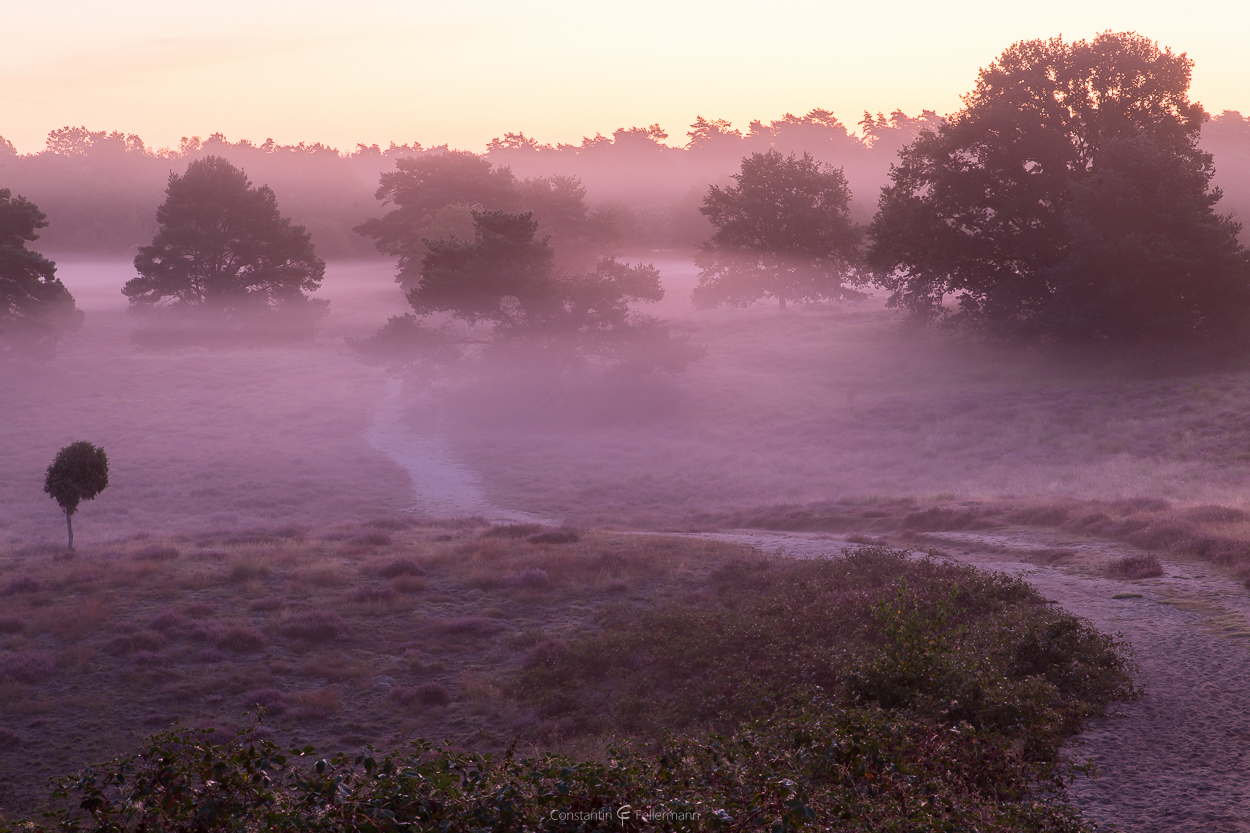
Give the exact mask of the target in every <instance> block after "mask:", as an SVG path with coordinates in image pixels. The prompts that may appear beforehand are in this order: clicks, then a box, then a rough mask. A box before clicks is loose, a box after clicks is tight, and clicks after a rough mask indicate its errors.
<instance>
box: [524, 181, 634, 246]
mask: <svg viewBox="0 0 1250 833" xmlns="http://www.w3.org/2000/svg"><path fill="white" fill-rule="evenodd" d="M518 187H519V189H520V192H521V202H522V204H523V205H524V206H525V210H526V211H529V212H531V213H533V215H534V220H535V221H536V222H537V223H538V231H539V233H540V234H544V235H547V236H549V237H550V238H551V241H552V245H553V247H554V248H555V249H556V251H557V252H558V255H557V260H556V262H557V263H558V264H562V265H566V266H578V267H585V266H588V265H592V264H593V263H594V262H595V261H596V260H598V258H599V257H601V256H602V255H603V253H604V251H605V250H610V249H611V248H612V246H614V245H615V244H616V243H618V242H619V240H620V234H619V232H618V231H617V228H616V222H615V217H614V216H613V213H612V212H611V211H610V210H608V209H604V208H595V209H591V208H589V207H588V206H587V205H586V189H585V188H584V187H583V186H582V181H581V180H580V179H578V178H577V177H575V176H545V177H536V178H534V179H526V180H524V181H522V182H521V183H519V186H518Z"/></svg>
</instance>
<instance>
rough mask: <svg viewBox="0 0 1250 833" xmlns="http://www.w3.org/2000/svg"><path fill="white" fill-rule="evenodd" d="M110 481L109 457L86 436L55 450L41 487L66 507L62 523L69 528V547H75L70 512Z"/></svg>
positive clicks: (98, 492) (90, 498) (96, 493)
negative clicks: (53, 458)
mask: <svg viewBox="0 0 1250 833" xmlns="http://www.w3.org/2000/svg"><path fill="white" fill-rule="evenodd" d="M108 484H109V458H108V455H107V454H105V453H104V449H102V448H98V447H96V446H94V445H92V444H91V443H89V442H87V441H86V440H80V441H78V442H76V443H70V444H69V445H67V446H65V447H64V448H62V449H61V450H60V451H58V452H57V454H56V459H55V460H53V461H52V465H50V466H48V475H47V477H46V478H45V479H44V481H43V490H44V491H45V492H47V493H48V494H49V495H51V496H52V499H53V500H55V501H56V502H57V503H58V504H60V506H61V508H62V509H64V510H65V526H66V528H67V529H68V530H69V548H70V549H71V550H72V549H73V548H74V522H73V515H74V513H75V512H77V511H78V504H79V503H81V502H82V501H84V500H92V499H93V498H95V496H96V495H98V494H100V492H103V491H104V489H105V488H106V487H107V486H108Z"/></svg>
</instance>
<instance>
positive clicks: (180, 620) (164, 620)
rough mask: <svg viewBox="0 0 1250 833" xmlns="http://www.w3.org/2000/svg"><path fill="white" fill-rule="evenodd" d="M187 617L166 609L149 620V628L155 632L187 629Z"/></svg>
mask: <svg viewBox="0 0 1250 833" xmlns="http://www.w3.org/2000/svg"><path fill="white" fill-rule="evenodd" d="M187 624H188V620H187V617H185V616H183V615H182V614H181V613H179V612H178V611H176V610H171V609H169V608H165V609H164V610H162V611H161V612H160V613H158V614H156V615H155V616H153V617H152V618H151V619H150V620H148V627H149V628H151V629H152V630H154V631H177V630H183V629H185V628H186V627H187Z"/></svg>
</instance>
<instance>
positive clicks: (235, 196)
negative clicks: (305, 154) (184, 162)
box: [122, 156, 327, 313]
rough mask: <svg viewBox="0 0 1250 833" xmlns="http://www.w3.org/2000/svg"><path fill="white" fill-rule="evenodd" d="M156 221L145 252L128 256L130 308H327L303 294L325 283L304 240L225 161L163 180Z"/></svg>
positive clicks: (265, 191)
mask: <svg viewBox="0 0 1250 833" xmlns="http://www.w3.org/2000/svg"><path fill="white" fill-rule="evenodd" d="M156 218H157V221H158V222H159V223H160V228H159V230H158V231H157V233H156V236H155V237H154V238H153V240H152V244H151V245H150V246H144V247H142V248H141V249H139V254H138V255H136V256H135V261H134V263H135V269H136V270H137V271H138V272H139V276H138V277H136V278H132V279H131V280H130V281H128V282H127V283H126V286H125V287H124V288H123V289H122V292H123V293H124V294H125V295H126V296H127V297H128V298H129V299H130V304H131V306H132V307H135V308H140V309H143V308H152V307H157V306H165V307H174V308H181V309H202V310H209V311H213V312H224V313H247V312H256V311H276V310H287V311H296V310H298V311H301V312H309V313H311V312H321V311H324V308H325V304H326V303H327V302H325V301H316V300H313V299H311V298H309V297H308V295H307V294H306V293H310V292H313V291H315V290H316V289H317V288H318V287H319V286H320V285H321V280H322V278H323V276H324V275H325V262H324V261H322V260H321V259H320V258H318V257H317V256H316V253H315V252H314V251H313V245H312V240H311V237H310V235H309V234H308V232H306V231H305V230H304V227H303V226H298V225H292V224H291V221H290V220H289V219H287V218H285V217H283V216H282V215H281V214H280V213H279V211H278V201H277V198H276V197H275V196H274V193H273V191H272V190H271V189H270V188H269V187H268V186H267V185H262V186H260V187H256V186H254V185H252V184H251V182H250V181H248V178H247V174H246V173H245V172H244V171H242V170H241V169H239V168H236V167H235V166H234V165H232V164H231V163H230V162H228V161H227V160H225V159H223V158H221V157H218V156H206V157H204V158H203V159H199V160H196V161H194V162H191V163H190V164H189V165H188V166H187V170H186V172H185V173H184V174H181V175H179V174H170V176H169V185H168V187H167V188H166V189H165V201H164V203H162V204H161V206H160V207H159V208H158V209H157V210H156Z"/></svg>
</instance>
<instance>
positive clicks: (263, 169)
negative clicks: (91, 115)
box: [0, 110, 1250, 258]
mask: <svg viewBox="0 0 1250 833" xmlns="http://www.w3.org/2000/svg"><path fill="white" fill-rule="evenodd" d="M939 121H940V117H939V116H937V114H936V113H934V112H933V111H931V110H926V111H923V112H922V113H921V114H920V115H918V116H914V117H913V116H908V115H906V114H904V113H903V112H901V111H895V112H894V113H892V114H891V115H889V116H885V115H883V114H878V115H876V116H872V115H870V114H868V113H865V114H864V118H863V119H862V120H861V121H860V122H859V128H860V129H859V131H858V132H857V133H852V132H851V131H850V130H848V129H847V127H846V126H845V125H843V124H842V123H841V122H840V121H838V119H836V118H835V117H834V116H833V114H832V113H829V112H827V111H825V110H813V111H812V112H810V113H808V114H807V115H805V116H793V115H787V116H785V117H784V118H782V119H779V120H777V121H773V122H770V123H768V124H764V123H763V122H760V121H753V122H751V123H750V125H749V126H748V127H747V129H746V130H745V131H743V130H738V129H734V128H733V126H732V125H731V124H730V123H729V122H726V121H722V120H708V119H704V118H702V117H700V118H699V119H697V120H696V121H695V123H694V124H692V125H691V126H690V130H689V131H688V132H687V134H686V136H687V142H686V143H685V145H683V146H681V147H670V146H669V145H667V144H666V143H665V142H666V140H667V139H668V138H669V135H668V133H666V132H665V131H664V130H663V129H662V128H660V126H659V125H651V126H649V127H632V128H621V129H620V130H617V131H615V132H613V133H612V135H610V136H603V135H598V134H596V135H595V136H594V137H593V138H590V137H588V138H585V139H583V140H582V142H581V144H579V145H567V144H559V145H542V144H539V143H538V142H536V141H534V140H533V139H530V138H528V137H526V136H525V135H524V134H521V133H507V134H505V135H504V136H503V137H502V138H497V139H495V140H493V141H492V142H491V143H490V144H489V145H488V147H487V150H486V153H485V156H486V157H487V158H488V159H489V160H490V161H491V162H492V163H493V164H494V165H496V166H505V167H509V168H511V169H512V172H513V173H514V174H515V175H516V176H517V178H518V179H525V178H534V177H548V176H552V175H560V176H575V177H578V178H580V179H581V182H582V184H583V185H584V186H585V188H586V192H587V202H588V203H589V204H590V205H591V206H593V207H596V208H599V209H600V210H601V211H604V212H607V213H608V214H610V215H611V216H613V218H614V219H615V225H616V228H617V231H618V232H619V234H620V241H621V243H620V245H621V247H622V248H623V249H626V250H628V249H637V248H644V247H645V248H676V249H685V248H687V247H692V246H694V245H696V244H698V243H700V242H701V241H703V240H705V239H706V238H707V237H708V236H709V234H710V233H711V231H712V227H711V226H710V225H709V224H708V221H707V219H706V218H705V217H704V216H703V215H701V214H700V213H699V206H700V205H701V203H702V200H703V197H704V196H705V195H706V194H707V189H708V186H709V185H711V184H725V183H727V182H729V176H730V174H732V173H734V172H736V171H737V170H738V168H739V166H740V164H741V162H742V159H743V157H744V156H747V155H749V154H751V153H755V152H761V151H766V150H768V149H769V148H775V149H776V150H778V151H781V152H782V153H791V152H794V153H798V154H801V153H803V152H804V151H806V152H808V153H810V154H811V155H812V156H814V157H815V158H816V159H818V160H820V161H822V162H826V163H828V164H830V165H833V166H835V167H839V168H842V169H843V171H844V173H845V175H846V178H847V181H848V183H849V184H850V187H851V191H852V194H853V200H852V204H851V209H852V214H853V216H854V218H855V219H856V220H857V221H859V222H867V221H868V220H869V219H871V217H872V215H873V213H874V211H875V209H876V202H877V196H878V194H879V192H880V189H881V186H883V185H884V184H885V183H886V177H887V173H888V171H889V167H890V164H891V163H892V162H894V161H895V160H896V158H897V155H898V151H899V149H900V148H902V147H903V146H904V145H906V144H908V143H909V142H911V141H912V139H914V138H915V136H916V135H917V134H918V133H919V132H920V131H921V130H923V129H925V128H926V127H931V126H935V125H937V124H938V123H939ZM1202 145H1203V147H1204V149H1205V150H1207V151H1209V152H1210V153H1213V154H1214V156H1215V166H1216V174H1215V185H1216V186H1218V187H1220V188H1222V189H1223V191H1224V199H1223V201H1222V202H1221V203H1220V204H1219V205H1218V206H1217V210H1219V211H1221V212H1223V213H1231V214H1233V215H1234V216H1235V217H1237V218H1238V219H1239V220H1241V221H1242V222H1243V223H1245V224H1246V225H1247V226H1250V222H1247V221H1250V119H1247V118H1244V117H1243V116H1242V115H1241V114H1240V113H1239V112H1236V111H1231V110H1226V111H1224V112H1223V113H1221V114H1220V115H1218V116H1215V117H1214V118H1212V119H1211V120H1210V121H1209V122H1207V124H1206V125H1205V126H1204V127H1203V130H1202ZM447 150H448V148H447V146H446V145H442V146H438V147H432V148H423V147H422V146H421V145H420V144H416V143H414V144H411V145H395V144H392V145H391V146H390V147H388V148H381V147H379V146H377V145H371V146H366V145H357V147H356V149H355V150H354V151H351V152H342V151H339V150H337V149H335V148H332V147H327V146H325V145H321V144H304V143H301V144H298V145H278V144H275V143H274V142H273V141H272V140H269V141H266V142H265V143H263V144H259V145H258V144H253V143H252V142H250V141H248V140H239V141H234V142H231V141H229V140H227V138H226V137H225V136H222V135H221V134H214V135H212V136H210V137H209V138H208V139H204V140H201V139H200V138H198V137H193V138H186V139H183V140H182V142H181V143H180V145H179V147H178V148H177V149H163V150H155V149H152V148H149V147H147V146H146V145H145V144H144V142H143V140H142V139H141V138H140V137H139V136H136V135H134V134H123V133H119V132H111V133H110V132H104V131H90V130H87V129H86V128H83V127H64V128H61V129H58V130H54V131H52V132H51V133H50V134H49V135H48V140H47V146H46V148H45V149H44V150H43V151H41V152H39V153H32V154H18V153H17V152H16V150H15V149H14V147H13V145H12V144H11V143H10V142H8V141H6V140H5V139H3V138H0V186H3V187H6V188H10V189H11V190H12V192H13V193H14V194H15V195H18V194H20V195H23V196H25V197H27V198H28V199H30V200H32V201H33V202H35V203H36V204H37V205H38V206H39V207H40V209H42V210H43V211H44V212H45V213H46V214H47V216H48V220H49V222H50V225H49V226H48V227H47V228H46V229H43V230H42V231H41V239H40V241H39V244H38V247H39V248H40V249H41V250H43V251H47V252H55V253H83V254H108V255H126V254H131V255H132V254H134V252H135V250H136V248H137V247H138V246H141V245H146V244H147V243H148V242H150V241H151V239H152V236H153V234H155V232H156V206H157V205H158V204H159V203H160V202H161V200H162V198H163V195H164V190H165V186H166V184H167V180H168V177H169V174H170V173H171V172H173V173H182V172H183V171H184V170H185V169H186V167H187V165H188V164H189V163H190V162H192V161H193V160H196V159H200V158H203V157H204V156H208V155H216V156H222V157H225V158H226V159H229V160H230V161H231V162H232V163H234V164H235V165H237V166H239V167H242V168H243V169H244V170H246V171H247V174H248V176H249V178H250V179H251V180H252V182H253V183H255V184H257V185H262V184H267V185H269V186H270V187H272V188H273V189H274V191H275V192H276V193H277V195H278V201H279V205H280V207H281V210H282V213H283V214H284V215H287V216H289V217H291V219H292V220H293V221H294V222H296V223H300V224H302V225H304V226H306V227H307V229H308V230H309V231H310V232H311V233H312V236H313V242H314V244H315V245H316V248H317V252H318V254H319V255H321V256H322V257H329V258H345V257H357V256H370V255H373V254H375V249H374V246H373V242H372V241H371V240H370V239H368V238H366V237H362V236H360V235H358V234H356V233H355V232H353V231H352V228H353V226H356V225H357V224H359V223H360V222H361V221H362V220H365V219H367V218H370V217H378V216H380V215H381V214H383V213H384V208H383V206H382V205H381V203H379V202H378V200H376V199H375V197H374V193H375V191H376V190H377V187H378V179H379V176H380V175H381V174H382V173H383V172H385V171H389V170H393V169H394V167H395V160H397V159H400V158H403V157H405V156H418V155H422V154H437V153H444V152H446V151H447ZM1247 234H1248V232H1246V231H1243V239H1246V237H1247Z"/></svg>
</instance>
